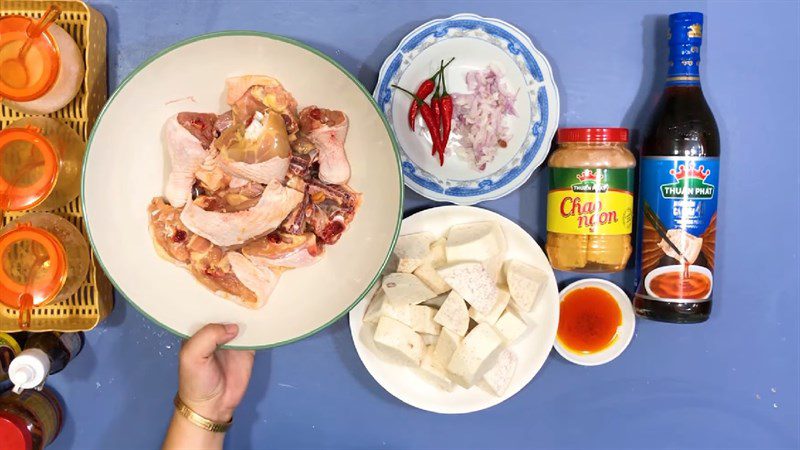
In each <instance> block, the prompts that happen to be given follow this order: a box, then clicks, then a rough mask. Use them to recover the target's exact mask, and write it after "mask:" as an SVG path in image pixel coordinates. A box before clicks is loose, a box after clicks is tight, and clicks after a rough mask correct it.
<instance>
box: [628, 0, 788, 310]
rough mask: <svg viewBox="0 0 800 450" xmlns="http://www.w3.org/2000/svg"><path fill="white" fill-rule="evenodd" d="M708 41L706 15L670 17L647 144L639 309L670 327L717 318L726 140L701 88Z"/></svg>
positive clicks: (636, 298) (635, 303) (641, 190)
mask: <svg viewBox="0 0 800 450" xmlns="http://www.w3.org/2000/svg"><path fill="white" fill-rule="evenodd" d="M702 35H703V15H702V14H701V13H699V12H681V13H677V14H672V15H670V16H669V33H668V35H667V40H668V41H669V71H668V73H667V83H666V86H665V88H664V92H663V94H662V95H661V99H660V100H659V102H658V105H657V106H656V110H655V114H654V115H653V120H652V124H651V126H650V129H649V130H648V132H647V134H646V135H645V139H644V143H643V145H642V172H641V185H640V188H639V197H640V199H641V205H640V208H639V211H640V212H641V213H642V220H640V221H639V223H640V224H641V232H640V233H639V238H640V240H641V241H640V245H639V256H638V260H637V263H638V264H637V267H638V268H639V277H638V278H639V282H638V287H637V290H636V294H635V296H634V300H633V306H634V309H635V310H636V314H638V315H640V316H643V317H647V318H649V319H655V320H660V321H663V322H673V323H694V322H703V321H705V320H706V319H708V316H709V315H710V314H711V294H712V289H713V271H714V266H715V264H714V248H715V244H716V232H717V224H718V223H719V220H718V217H717V199H718V198H719V194H720V191H719V180H720V178H719V176H720V175H719V170H720V164H719V155H720V142H719V130H718V129H717V122H716V120H714V114H713V113H712V112H711V108H709V107H708V103H707V102H706V99H705V96H703V91H702V89H701V88H700V68H699V64H700V44H701V41H702ZM795 226H796V225H795Z"/></svg>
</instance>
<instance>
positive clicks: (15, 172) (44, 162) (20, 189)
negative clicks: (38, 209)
mask: <svg viewBox="0 0 800 450" xmlns="http://www.w3.org/2000/svg"><path fill="white" fill-rule="evenodd" d="M58 167H59V158H58V153H56V150H55V149H54V148H53V146H52V145H51V144H50V141H49V140H48V139H47V138H46V137H44V135H42V133H41V130H39V129H38V128H35V127H31V126H27V127H24V128H6V129H4V130H0V210H6V211H22V210H25V209H30V208H33V207H35V206H36V205H38V204H40V203H41V202H43V201H44V200H45V199H46V198H47V196H48V195H50V192H52V191H53V187H55V184H56V179H57V178H58Z"/></svg>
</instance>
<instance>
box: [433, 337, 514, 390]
mask: <svg viewBox="0 0 800 450" xmlns="http://www.w3.org/2000/svg"><path fill="white" fill-rule="evenodd" d="M502 344H503V338H502V337H501V336H500V335H499V334H497V332H496V331H495V330H494V328H492V326H491V325H488V324H485V323H479V324H478V325H477V326H475V328H473V329H472V331H470V332H469V334H467V336H466V337H465V338H464V340H463V341H462V342H461V345H459V346H458V348H457V349H456V351H455V353H453V357H452V358H451V359H450V363H449V364H448V365H447V371H448V372H450V373H451V374H452V379H453V381H455V382H456V383H458V384H459V385H461V386H463V387H465V388H468V387H471V386H472V385H474V384H475V382H476V381H477V380H480V379H481V378H482V377H483V375H484V374H485V373H486V372H487V371H488V370H489V369H490V368H491V367H492V365H493V364H494V361H495V359H496V358H497V355H498V354H499V353H500V351H501V350H502Z"/></svg>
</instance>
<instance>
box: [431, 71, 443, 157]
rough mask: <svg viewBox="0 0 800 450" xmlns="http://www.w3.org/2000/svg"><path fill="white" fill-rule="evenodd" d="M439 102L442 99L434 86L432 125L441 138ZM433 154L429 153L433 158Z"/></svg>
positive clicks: (440, 104) (437, 87) (440, 105)
mask: <svg viewBox="0 0 800 450" xmlns="http://www.w3.org/2000/svg"><path fill="white" fill-rule="evenodd" d="M439 70H440V72H439V74H440V75H441V68H440V69H439ZM441 100H442V99H441V98H440V96H439V86H438V85H437V86H436V93H434V94H433V98H431V111H433V121H434V123H436V128H437V130H438V131H439V133H440V134H439V136H441V131H442V126H441V124H442V112H441V109H442V101H441ZM435 154H436V150H435V149H434V150H433V153H431V156H433V155H435Z"/></svg>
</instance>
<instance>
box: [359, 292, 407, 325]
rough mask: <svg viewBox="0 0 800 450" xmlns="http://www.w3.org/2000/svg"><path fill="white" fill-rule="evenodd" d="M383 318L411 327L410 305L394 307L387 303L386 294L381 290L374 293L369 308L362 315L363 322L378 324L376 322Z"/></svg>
mask: <svg viewBox="0 0 800 450" xmlns="http://www.w3.org/2000/svg"><path fill="white" fill-rule="evenodd" d="M383 316H386V317H391V318H392V319H395V320H398V321H400V322H402V323H404V324H406V325H408V326H411V305H404V304H397V305H395V304H392V303H389V302H387V301H386V294H385V293H384V292H383V290H382V289H381V290H379V291H378V292H377V293H375V296H374V297H373V298H372V301H371V302H370V304H369V307H367V312H366V313H364V322H366V323H378V320H380V318H381V317H383Z"/></svg>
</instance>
